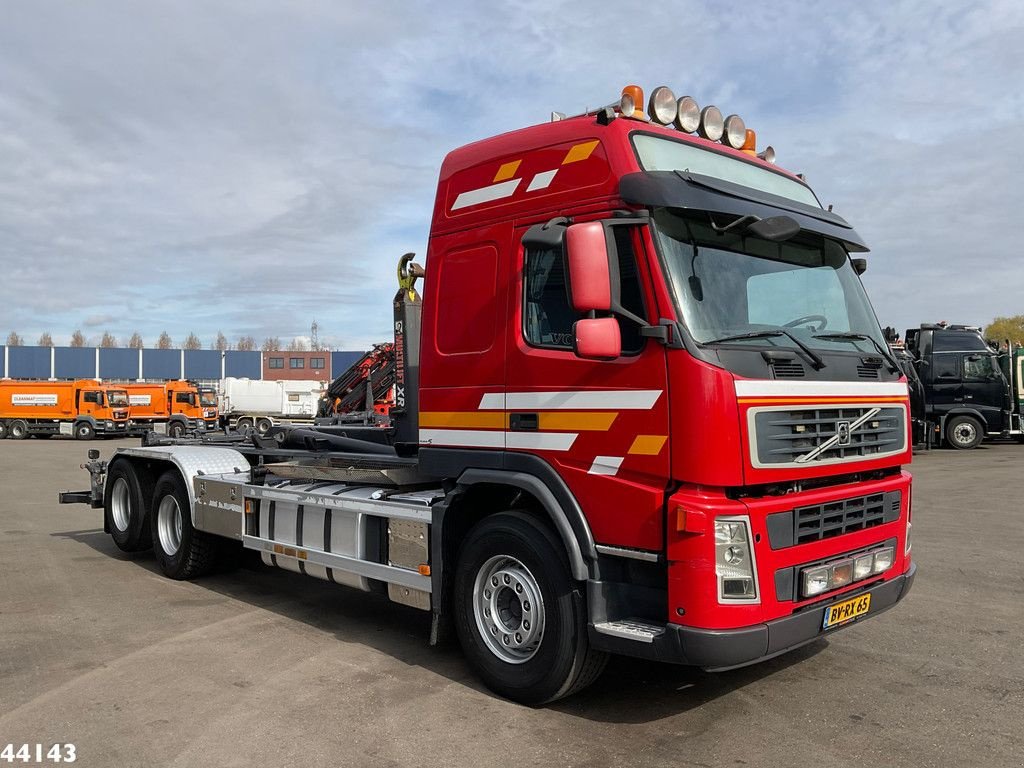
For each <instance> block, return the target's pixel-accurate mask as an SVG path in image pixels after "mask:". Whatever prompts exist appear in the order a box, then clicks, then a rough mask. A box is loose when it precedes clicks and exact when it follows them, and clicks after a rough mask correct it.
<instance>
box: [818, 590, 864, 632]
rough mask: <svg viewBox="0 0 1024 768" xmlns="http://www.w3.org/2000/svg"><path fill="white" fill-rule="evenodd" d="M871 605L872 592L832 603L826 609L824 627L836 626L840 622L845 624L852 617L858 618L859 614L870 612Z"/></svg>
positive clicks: (822, 626)
mask: <svg viewBox="0 0 1024 768" xmlns="http://www.w3.org/2000/svg"><path fill="white" fill-rule="evenodd" d="M870 607H871V593H870V592H869V593H868V594H866V595H860V596H859V597H854V598H852V599H850V600H843V602H841V603H836V604H835V605H830V606H829V607H828V608H826V609H825V621H824V622H823V623H822V625H821V628H822V629H828V628H829V627H835V626H838V625H839V624H845V623H846V622H847V621H850V620H851V619H856V618H857V617H858V616H863V615H864V614H865V613H867V612H868V609H869V608H870Z"/></svg>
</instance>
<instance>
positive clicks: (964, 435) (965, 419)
mask: <svg viewBox="0 0 1024 768" xmlns="http://www.w3.org/2000/svg"><path fill="white" fill-rule="evenodd" d="M983 437H984V434H983V433H982V429H981V425H980V424H979V423H978V421H977V419H974V418H971V417H970V416H954V417H953V418H952V419H950V420H949V421H947V422H946V441H947V442H948V443H949V444H950V445H951V446H953V447H954V448H957V449H959V450H967V449H969V448H976V447H977V446H978V445H979V444H980V443H981V440H982V438H983Z"/></svg>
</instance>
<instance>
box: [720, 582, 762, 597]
mask: <svg viewBox="0 0 1024 768" xmlns="http://www.w3.org/2000/svg"><path fill="white" fill-rule="evenodd" d="M722 596H723V597H730V598H733V599H749V598H752V597H754V580H753V579H748V578H745V577H744V578H729V579H722Z"/></svg>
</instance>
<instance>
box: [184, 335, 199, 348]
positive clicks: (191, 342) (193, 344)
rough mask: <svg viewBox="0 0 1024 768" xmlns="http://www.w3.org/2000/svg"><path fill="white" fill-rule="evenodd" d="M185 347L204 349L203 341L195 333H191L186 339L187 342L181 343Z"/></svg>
mask: <svg viewBox="0 0 1024 768" xmlns="http://www.w3.org/2000/svg"><path fill="white" fill-rule="evenodd" d="M181 346H182V347H184V348H185V349H202V348H203V342H201V341H200V340H199V337H198V336H196V335H195V334H194V333H190V334H189V335H188V338H187V339H185V343H184V344H182V345H181Z"/></svg>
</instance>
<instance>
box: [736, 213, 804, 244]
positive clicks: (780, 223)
mask: <svg viewBox="0 0 1024 768" xmlns="http://www.w3.org/2000/svg"><path fill="white" fill-rule="evenodd" d="M747 232H749V233H750V234H752V235H754V236H755V237H762V238H764V239H765V240H769V241H771V242H773V243H781V242H785V241H786V240H789V239H790V238H793V237H796V235H797V234H798V233H799V232H800V223H799V222H798V221H797V220H796V219H794V218H793V217H792V216H769V217H768V218H767V219H758V220H757V221H755V222H754V223H752V224H749V225H748V226H747Z"/></svg>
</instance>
